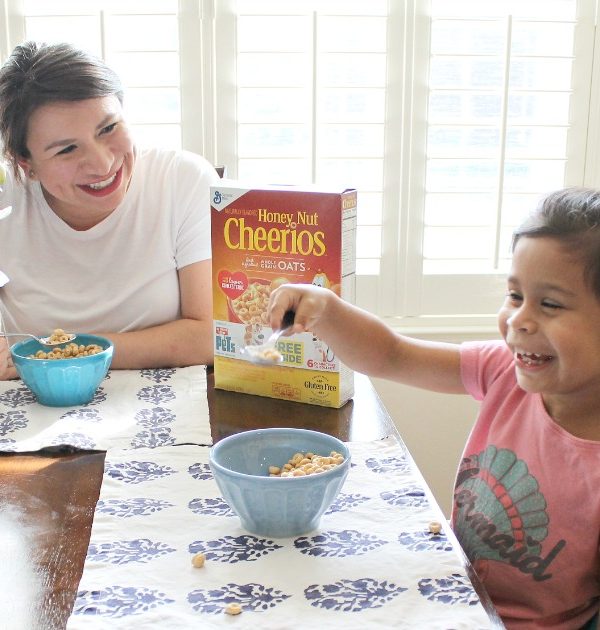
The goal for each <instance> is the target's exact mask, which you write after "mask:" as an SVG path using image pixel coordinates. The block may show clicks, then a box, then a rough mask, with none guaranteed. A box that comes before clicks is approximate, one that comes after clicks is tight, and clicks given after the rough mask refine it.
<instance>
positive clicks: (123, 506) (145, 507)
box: [96, 497, 173, 518]
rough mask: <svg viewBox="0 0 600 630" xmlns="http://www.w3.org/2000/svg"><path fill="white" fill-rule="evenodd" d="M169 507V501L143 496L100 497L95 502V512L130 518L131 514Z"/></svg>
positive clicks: (157, 510)
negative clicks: (126, 497) (128, 497)
mask: <svg viewBox="0 0 600 630" xmlns="http://www.w3.org/2000/svg"><path fill="white" fill-rule="evenodd" d="M170 507H173V503H169V501H162V500H161V499H147V498H144V497H137V498H134V499H123V500H120V499H100V500H99V501H98V503H97V504H96V512H100V513H102V514H111V515H113V516H120V517H122V518H130V517H131V516H148V515H149V514H154V513H155V512H160V511H161V510H165V509H167V508H170Z"/></svg>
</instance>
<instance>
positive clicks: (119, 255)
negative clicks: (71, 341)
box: [0, 149, 218, 334]
mask: <svg viewBox="0 0 600 630" xmlns="http://www.w3.org/2000/svg"><path fill="white" fill-rule="evenodd" d="M216 181H218V175H217V173H216V172H215V170H214V168H213V167H212V166H211V165H210V164H209V162H208V161H207V160H205V159H204V158H202V157H200V156H198V155H195V154H193V153H189V152H186V151H179V152H178V151H169V150H163V149H145V150H140V151H138V153H137V155H136V162H135V167H134V170H133V176H132V179H131V183H130V186H129V189H128V191H127V194H126V195H125V198H124V200H123V202H122V203H121V205H119V206H118V207H117V208H116V209H115V210H114V212H112V213H111V214H110V215H109V216H108V217H107V218H106V219H104V220H103V221H102V222H101V223H99V224H98V225H96V226H94V227H93V228H91V229H89V230H85V231H77V230H74V229H72V228H71V227H69V226H68V225H67V224H66V223H65V222H64V221H62V219H60V218H59V217H58V216H57V215H56V214H54V212H53V211H52V210H51V209H50V207H49V206H48V204H47V203H46V200H45V199H44V196H43V194H42V190H41V187H40V185H39V183H38V182H31V181H27V182H26V183H25V184H24V185H23V184H20V183H17V182H15V181H14V180H12V179H11V177H10V175H9V178H8V179H7V181H6V183H5V185H4V192H3V193H2V194H1V195H0V199H1V203H0V207H4V206H6V205H12V207H13V209H12V213H11V214H10V215H9V216H8V217H6V218H4V219H2V220H1V221H0V271H2V272H4V273H5V274H6V275H7V276H8V278H9V282H8V283H7V284H6V285H4V287H2V288H1V289H0V307H1V309H2V312H1V315H2V320H3V325H4V328H5V330H6V331H13V332H33V333H37V334H47V333H48V332H51V331H52V330H54V329H55V328H58V327H60V328H64V329H65V330H72V331H75V332H90V333H93V332H124V331H131V330H137V329H142V328H147V327H149V326H154V325H158V324H162V323H165V322H168V321H171V320H174V319H177V318H178V317H179V316H180V296H179V283H178V275H177V270H178V269H181V268H182V267H185V266H187V265H190V264H192V263H195V262H198V261H201V260H207V259H209V258H210V256H211V248H210V199H209V194H210V186H211V184H213V183H215V182H216Z"/></svg>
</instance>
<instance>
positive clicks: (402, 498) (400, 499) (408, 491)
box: [379, 486, 429, 508]
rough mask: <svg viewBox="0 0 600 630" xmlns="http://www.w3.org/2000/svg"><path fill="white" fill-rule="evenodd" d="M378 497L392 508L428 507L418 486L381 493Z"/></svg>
mask: <svg viewBox="0 0 600 630" xmlns="http://www.w3.org/2000/svg"><path fill="white" fill-rule="evenodd" d="M379 496H380V497H381V498H382V499H383V500H384V501H385V502H386V503H388V504H389V505H392V506H399V505H403V506H410V507H414V508H426V507H427V506H428V505H429V503H428V501H427V497H426V496H425V492H424V491H423V490H422V489H421V488H419V487H418V486H407V487H406V488H399V489H398V490H393V491H388V492H382V493H381V494H380V495H379Z"/></svg>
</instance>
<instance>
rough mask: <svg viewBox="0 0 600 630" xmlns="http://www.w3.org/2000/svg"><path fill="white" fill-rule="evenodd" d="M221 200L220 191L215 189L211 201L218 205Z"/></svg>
mask: <svg viewBox="0 0 600 630" xmlns="http://www.w3.org/2000/svg"><path fill="white" fill-rule="evenodd" d="M221 201H222V197H221V193H220V192H219V191H218V190H215V195H214V197H213V203H214V204H216V205H218V204H220V203H221Z"/></svg>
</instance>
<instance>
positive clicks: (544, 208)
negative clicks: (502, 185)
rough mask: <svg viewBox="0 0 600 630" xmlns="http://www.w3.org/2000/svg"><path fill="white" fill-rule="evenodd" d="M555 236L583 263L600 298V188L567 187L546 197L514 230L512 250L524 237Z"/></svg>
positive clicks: (595, 292)
mask: <svg viewBox="0 0 600 630" xmlns="http://www.w3.org/2000/svg"><path fill="white" fill-rule="evenodd" d="M541 236H549V237H552V238H555V239H557V240H559V241H561V243H562V244H563V245H564V246H565V248H567V249H568V251H569V252H571V253H572V254H573V255H574V256H577V257H578V258H579V259H580V260H581V261H582V262H583V265H584V278H585V281H586V282H587V284H588V285H589V286H590V288H591V289H592V291H593V292H594V295H595V296H596V297H597V298H598V299H599V300H600V190H596V189H593V188H564V189H562V190H557V191H556V192H553V193H550V194H549V195H548V196H546V197H545V198H544V199H542V201H541V202H540V204H539V205H538V207H537V208H536V210H535V211H534V212H533V213H532V214H531V215H530V216H529V218H528V219H526V220H525V221H524V222H523V223H522V225H521V226H520V227H518V228H517V229H516V230H515V231H514V232H513V240H512V250H513V251H514V249H515V246H516V244H517V243H518V241H519V240H520V239H521V238H523V237H529V238H536V237H541Z"/></svg>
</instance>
